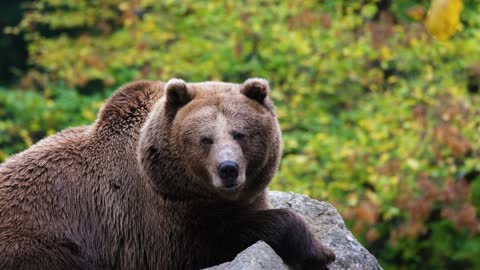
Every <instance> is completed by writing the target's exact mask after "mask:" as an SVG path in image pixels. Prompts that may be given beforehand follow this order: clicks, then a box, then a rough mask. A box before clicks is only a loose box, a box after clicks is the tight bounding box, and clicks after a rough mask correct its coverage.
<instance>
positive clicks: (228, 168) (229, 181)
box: [217, 160, 238, 187]
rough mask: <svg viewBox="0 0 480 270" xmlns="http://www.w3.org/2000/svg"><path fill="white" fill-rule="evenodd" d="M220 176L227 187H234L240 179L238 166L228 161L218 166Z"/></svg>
mask: <svg viewBox="0 0 480 270" xmlns="http://www.w3.org/2000/svg"><path fill="white" fill-rule="evenodd" d="M217 170H218V176H220V178H222V180H224V181H225V186H227V187H233V186H235V184H236V183H235V182H236V180H237V177H238V164H237V163H236V162H235V161H231V160H227V161H223V162H220V164H219V165H218V169H217Z"/></svg>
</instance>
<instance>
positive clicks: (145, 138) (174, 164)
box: [0, 79, 335, 269]
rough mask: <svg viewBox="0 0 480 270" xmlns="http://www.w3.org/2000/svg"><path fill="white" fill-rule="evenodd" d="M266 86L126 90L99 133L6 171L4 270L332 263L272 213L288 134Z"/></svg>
mask: <svg viewBox="0 0 480 270" xmlns="http://www.w3.org/2000/svg"><path fill="white" fill-rule="evenodd" d="M269 91H270V90H269V86H268V82H267V81H266V80H263V79H249V80H247V81H245V82H244V83H243V84H233V83H224V82H202V83H188V84H187V83H185V82H184V81H182V80H179V79H172V80H170V81H168V82H167V83H162V82H151V81H139V82H134V83H130V84H127V85H125V86H123V87H121V88H120V89H119V90H117V91H116V93H115V94H114V95H113V96H112V97H111V98H110V99H109V100H108V101H107V102H106V104H105V105H104V107H103V108H102V109H101V111H100V113H99V115H98V119H97V120H96V122H95V123H94V124H92V125H90V126H86V127H80V128H71V129H67V130H64V131H62V132H60V133H58V134H56V135H53V136H51V137H48V138H46V139H43V140H42V141H40V142H38V143H37V144H35V145H34V146H32V147H30V148H29V149H28V150H26V151H24V152H22V153H19V154H17V155H15V156H13V157H11V158H10V159H8V160H7V161H6V162H5V163H3V164H2V165H1V166H0V269H200V268H203V267H208V266H212V265H216V264H220V263H222V262H225V261H229V260H231V259H233V258H234V257H235V255H236V254H237V253H239V252H240V251H242V250H243V249H245V248H247V247H248V246H250V245H252V244H253V243H255V242H256V241H258V240H263V241H265V242H267V243H268V244H269V245H271V246H272V248H273V249H274V250H275V251H276V252H277V253H278V254H279V255H280V256H281V257H282V258H283V259H284V261H285V262H286V263H288V264H291V265H296V266H297V267H300V268H302V269H325V268H326V267H327V265H328V264H329V263H330V262H332V261H333V260H334V258H335V256H334V254H333V253H332V252H331V251H330V250H329V249H328V248H326V247H324V246H322V245H321V244H320V243H319V242H318V241H317V240H316V239H315V238H314V236H313V234H312V233H311V232H310V231H309V229H308V228H307V225H306V224H305V222H304V221H303V220H302V218H301V217H299V216H298V215H296V214H294V213H293V212H291V211H289V210H286V209H269V207H268V205H267V202H266V188H267V185H268V184H269V182H270V181H271V179H272V177H273V175H274V173H275V171H276V170H277V167H278V163H279V158H280V155H281V133H280V129H279V125H278V121H277V118H276V115H275V112H274V107H273V104H272V102H271V100H270V98H269V97H268V95H269Z"/></svg>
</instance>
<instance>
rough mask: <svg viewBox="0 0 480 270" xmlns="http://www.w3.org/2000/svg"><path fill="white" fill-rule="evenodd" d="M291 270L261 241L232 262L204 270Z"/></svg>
mask: <svg viewBox="0 0 480 270" xmlns="http://www.w3.org/2000/svg"><path fill="white" fill-rule="evenodd" d="M244 269H255V270H272V269H275V270H289V268H288V266H287V265H286V264H284V263H283V261H282V259H281V258H280V257H279V256H278V255H277V253H275V251H273V249H272V248H271V247H270V246H269V245H267V244H266V243H265V242H262V241H259V242H257V243H255V244H254V245H252V246H250V247H249V248H247V249H245V250H244V251H242V252H240V253H239V254H238V255H237V257H235V259H234V260H233V261H231V262H226V263H223V264H220V265H217V266H214V267H210V268H206V269H204V270H244Z"/></svg>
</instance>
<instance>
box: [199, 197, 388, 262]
mask: <svg viewBox="0 0 480 270" xmlns="http://www.w3.org/2000/svg"><path fill="white" fill-rule="evenodd" d="M269 199H270V204H271V206H272V208H291V209H292V210H294V211H295V212H297V213H299V214H300V215H302V216H303V217H304V218H305V220H306V221H307V223H308V224H310V225H311V228H312V231H313V232H314V234H315V236H316V237H318V239H319V240H320V241H321V242H322V243H323V244H324V245H326V246H327V247H329V248H331V249H332V250H333V251H334V252H335V255H336V260H335V262H334V263H332V264H330V265H329V269H330V270H340V269H344V270H354V269H355V270H382V267H381V266H380V265H379V264H378V262H377V260H376V259H375V257H374V256H373V255H372V254H370V252H368V250H367V249H366V248H364V247H363V246H362V245H361V244H360V243H359V242H358V241H357V240H356V239H355V237H354V236H353V235H352V233H351V232H350V231H349V230H348V229H347V228H346V227H345V223H344V222H343V219H342V217H341V216H340V214H339V213H338V212H337V210H336V209H335V207H333V206H332V205H331V204H329V203H326V202H319V201H317V200H314V199H310V198H309V197H307V196H304V195H300V194H295V193H292V192H289V193H285V192H279V191H270V192H269ZM208 269H209V270H240V269H253V270H262V269H279V270H288V269H289V267H288V266H286V265H285V264H284V263H283V261H282V259H281V258H280V257H279V256H278V255H277V254H276V253H275V252H274V251H273V250H272V248H271V247H270V246H268V245H267V244H266V243H264V242H257V243H256V244H254V245H252V246H251V247H249V248H248V249H246V250H244V251H243V252H241V253H240V254H238V255H237V257H236V258H235V259H234V260H233V261H231V262H227V263H224V264H221V265H218V266H214V267H211V268H208Z"/></svg>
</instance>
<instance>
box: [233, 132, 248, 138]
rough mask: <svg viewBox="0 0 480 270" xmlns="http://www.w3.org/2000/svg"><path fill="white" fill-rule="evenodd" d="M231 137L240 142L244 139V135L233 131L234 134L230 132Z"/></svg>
mask: <svg viewBox="0 0 480 270" xmlns="http://www.w3.org/2000/svg"><path fill="white" fill-rule="evenodd" d="M232 137H233V139H234V140H242V139H244V138H245V134H243V133H240V132H237V131H234V132H232Z"/></svg>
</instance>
